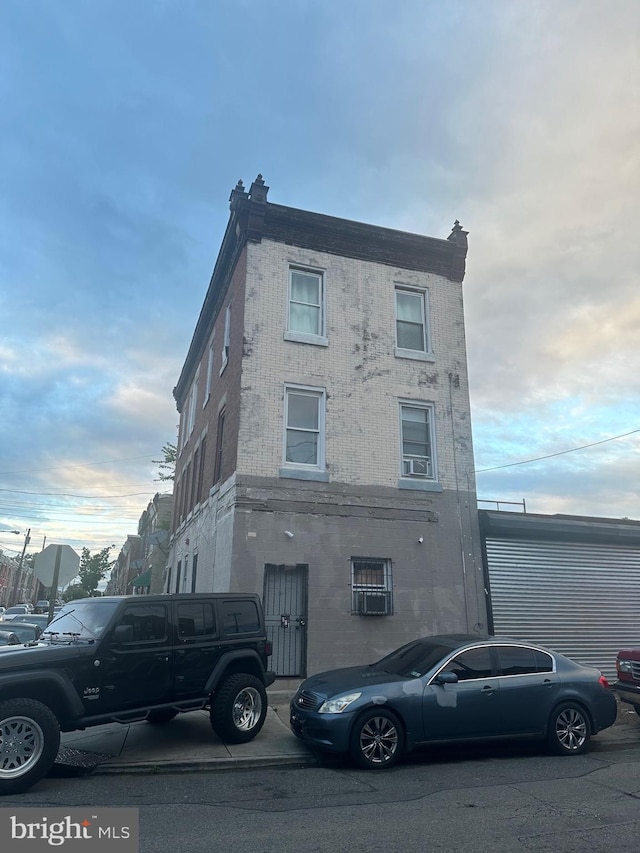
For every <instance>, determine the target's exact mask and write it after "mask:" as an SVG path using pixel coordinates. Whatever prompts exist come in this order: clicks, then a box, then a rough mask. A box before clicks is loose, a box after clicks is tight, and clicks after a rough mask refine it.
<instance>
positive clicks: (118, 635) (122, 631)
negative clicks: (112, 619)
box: [113, 625, 133, 643]
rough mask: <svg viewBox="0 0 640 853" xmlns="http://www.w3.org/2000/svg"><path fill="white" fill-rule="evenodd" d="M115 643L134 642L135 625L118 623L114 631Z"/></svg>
mask: <svg viewBox="0 0 640 853" xmlns="http://www.w3.org/2000/svg"><path fill="white" fill-rule="evenodd" d="M113 642H114V643H131V642H133V625H117V626H116V629H115V630H114V632H113Z"/></svg>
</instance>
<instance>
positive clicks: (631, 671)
mask: <svg viewBox="0 0 640 853" xmlns="http://www.w3.org/2000/svg"><path fill="white" fill-rule="evenodd" d="M616 671H617V673H618V680H617V681H616V683H615V684H614V685H613V689H614V690H615V692H616V693H617V694H618V697H619V698H620V701H621V702H626V703H627V704H629V705H633V707H634V709H635V712H636V714H638V715H639V716H640V649H622V651H619V652H618V656H617V657H616Z"/></svg>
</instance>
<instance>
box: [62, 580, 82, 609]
mask: <svg viewBox="0 0 640 853" xmlns="http://www.w3.org/2000/svg"><path fill="white" fill-rule="evenodd" d="M86 597H87V593H86V590H85V588H84V587H83V586H81V585H80V584H79V583H72V584H69V586H68V587H67V588H66V589H65V591H64V592H63V593H62V600H63V601H64V602H65V604H66V603H67V601H75V600H76V598H86Z"/></svg>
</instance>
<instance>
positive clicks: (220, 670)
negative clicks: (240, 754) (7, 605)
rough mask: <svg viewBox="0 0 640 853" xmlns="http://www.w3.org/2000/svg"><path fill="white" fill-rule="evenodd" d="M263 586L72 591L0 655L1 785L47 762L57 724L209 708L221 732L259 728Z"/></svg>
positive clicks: (1, 788) (239, 737)
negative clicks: (44, 621) (34, 633)
mask: <svg viewBox="0 0 640 853" xmlns="http://www.w3.org/2000/svg"><path fill="white" fill-rule="evenodd" d="M270 654H271V647H270V644H269V643H268V641H267V640H266V633H265V625H264V614H263V610H262V604H261V601H260V598H259V596H257V595H253V594H246V595H244V594H240V593H211V594H206V593H202V594H199V593H195V594H176V595H145V596H140V595H138V596H103V597H96V598H85V599H80V600H76V601H71V602H69V603H68V604H66V605H65V606H64V607H63V609H62V610H61V611H60V613H59V614H58V615H57V616H56V617H55V618H54V619H53V620H52V621H51V622H50V623H49V625H48V626H47V628H46V630H45V633H44V635H43V636H42V637H41V638H40V640H39V641H38V642H34V643H31V644H28V645H26V646H25V645H21V646H19V647H17V650H16V651H9V650H7V651H6V652H5V653H4V654H2V655H0V794H13V793H19V792H21V791H24V790H26V789H27V788H29V787H31V786H32V785H33V784H35V783H36V782H37V781H39V780H40V779H41V778H42V777H43V776H44V775H46V773H47V772H48V770H49V769H50V768H51V766H52V765H53V763H54V761H55V758H56V755H57V753H58V748H59V744H60V732H61V731H75V730H77V729H84V728H87V727H90V726H97V725H101V724H103V723H112V722H117V723H130V722H135V721H137V720H146V721H147V722H149V723H152V724H162V723H167V722H169V721H170V720H172V719H173V718H174V717H175V716H176V715H177V714H179V713H182V712H186V711H195V710H199V709H203V708H206V709H208V710H209V714H210V720H211V726H212V728H213V730H214V732H215V733H216V734H217V735H218V737H219V738H220V739H221V740H223V741H226V742H228V743H244V742H246V741H249V740H251V739H252V738H254V737H255V736H256V735H257V734H258V732H259V731H260V730H261V728H262V726H263V723H264V720H265V716H266V713H267V694H266V688H267V687H268V686H269V685H270V684H272V683H273V681H274V680H275V674H274V673H273V672H270V671H269V670H268V669H267V659H268V657H269V655H270Z"/></svg>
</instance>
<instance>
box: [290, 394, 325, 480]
mask: <svg viewBox="0 0 640 853" xmlns="http://www.w3.org/2000/svg"><path fill="white" fill-rule="evenodd" d="M324 400H325V394H324V391H323V390H319V389H313V388H303V387H298V386H295V387H288V388H286V389H285V437H284V444H285V446H284V461H285V464H288V465H295V466H304V467H307V466H308V467H312V468H316V469H318V470H323V469H324Z"/></svg>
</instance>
